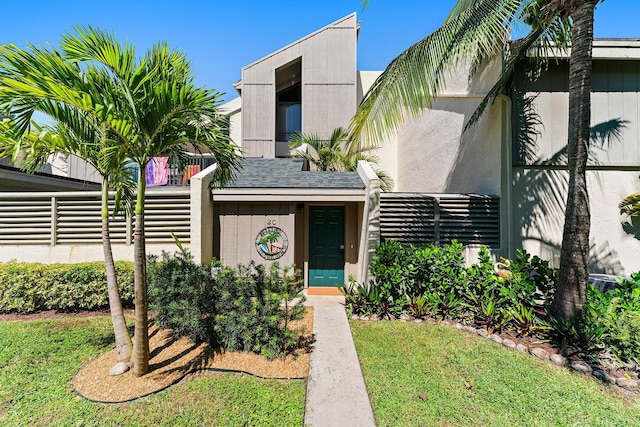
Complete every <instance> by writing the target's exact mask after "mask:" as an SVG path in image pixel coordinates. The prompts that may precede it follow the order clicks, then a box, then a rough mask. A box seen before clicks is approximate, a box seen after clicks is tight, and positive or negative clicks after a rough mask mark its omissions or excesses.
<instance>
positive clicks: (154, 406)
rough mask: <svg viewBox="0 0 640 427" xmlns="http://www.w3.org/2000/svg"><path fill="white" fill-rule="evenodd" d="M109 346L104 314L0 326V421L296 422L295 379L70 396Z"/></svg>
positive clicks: (226, 378) (225, 380) (223, 379)
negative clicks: (132, 396) (136, 396)
mask: <svg viewBox="0 0 640 427" xmlns="http://www.w3.org/2000/svg"><path fill="white" fill-rule="evenodd" d="M112 347H113V332H112V330H111V324H110V319H109V318H108V317H99V318H91V319H88V318H83V319H64V320H47V321H32V322H9V323H0V426H20V425H28V426H31V425H41V426H50V425H56V426H57V425H63V426H67V425H68V426H75V425H77V426H91V425H96V426H109V425H113V426H116V425H127V426H136V425H140V426H147V425H153V426H163V425H164V426H179V425H185V426H186V425H188V426H194V425H219V426H245V425H249V426H269V425H274V426H276V425H277V426H299V425H302V422H303V415H304V399H305V384H304V382H302V381H278V380H262V379H258V378H254V377H251V376H247V375H232V374H231V375H221V376H210V377H204V378H199V379H196V380H193V381H190V382H187V383H185V384H181V385H176V386H173V387H170V388H169V389H167V390H165V391H163V392H161V393H158V394H155V395H153V396H149V397H146V398H144V399H141V400H138V401H135V402H132V403H124V404H116V405H105V404H97V403H92V402H89V401H87V400H85V399H83V398H80V397H77V396H76V395H75V393H74V392H73V389H72V387H71V384H70V382H71V379H72V378H73V375H74V374H75V373H76V372H77V371H78V370H79V368H80V367H81V366H82V365H83V364H84V363H86V362H87V361H89V360H90V359H92V358H94V357H96V356H98V355H100V354H102V353H104V352H105V351H107V350H108V349H109V348H112Z"/></svg>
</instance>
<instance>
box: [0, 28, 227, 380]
mask: <svg viewBox="0 0 640 427" xmlns="http://www.w3.org/2000/svg"><path fill="white" fill-rule="evenodd" d="M9 51H10V53H12V52H13V51H17V52H20V55H13V56H17V57H18V59H16V60H14V61H11V59H13V56H12V55H2V54H1V52H0V106H1V105H2V104H3V102H2V101H3V100H4V101H5V102H4V103H5V105H6V106H8V107H9V108H8V109H9V110H10V111H11V113H12V114H14V115H15V116H16V118H15V122H16V125H17V126H18V127H19V128H20V129H21V130H22V131H23V132H24V131H25V130H26V129H27V128H28V123H29V120H30V118H31V114H32V112H33V111H34V110H38V109H39V108H40V102H41V101H43V100H44V101H50V102H52V103H54V105H56V106H62V107H61V108H62V109H69V110H72V109H75V110H77V111H78V112H79V114H81V115H83V116H84V117H86V118H87V121H88V122H91V123H93V124H94V125H95V126H94V129H98V128H99V129H102V130H103V135H106V136H107V137H108V138H110V139H113V141H114V143H113V144H109V145H108V146H107V147H105V148H104V149H102V150H101V153H102V154H103V155H104V157H105V158H106V159H124V156H123V155H122V153H126V155H127V156H128V157H129V158H131V159H132V160H133V161H134V162H135V163H136V164H137V165H138V167H139V170H145V167H146V165H147V164H148V162H149V161H151V159H152V158H153V157H154V156H160V155H162V156H167V155H168V156H174V157H180V156H183V155H184V153H185V152H186V151H187V150H191V151H193V150H195V151H206V152H209V153H213V154H214V156H215V158H216V161H217V163H218V165H219V173H218V174H217V176H216V180H215V183H216V184H217V185H223V184H225V183H226V182H228V181H229V180H230V179H231V178H232V177H233V175H234V171H235V170H236V169H237V168H238V167H239V157H238V154H237V152H236V150H235V148H234V146H233V145H232V144H231V143H230V140H229V137H228V132H227V130H228V129H227V122H226V121H225V120H224V118H223V116H222V115H221V114H220V112H219V110H218V107H219V105H220V96H221V95H220V94H219V93H218V92H216V91H213V90H208V89H205V88H201V87H197V86H195V84H194V83H193V73H192V70H191V66H190V64H189V61H188V60H187V58H186V57H185V55H184V54H183V53H181V52H179V51H175V50H171V49H169V47H168V46H167V45H166V44H157V45H155V46H154V47H153V48H152V49H151V50H149V51H148V52H147V53H146V55H145V56H143V57H142V58H141V59H137V58H136V55H135V49H134V48H133V46H130V45H123V44H121V43H120V42H119V41H118V40H117V39H116V37H115V36H114V35H113V34H110V33H106V32H103V31H100V30H97V29H94V28H91V27H87V28H83V27H76V28H75V32H74V33H67V34H66V35H65V36H64V37H63V39H62V42H61V51H60V52H57V51H55V50H52V49H50V48H39V47H35V46H31V45H30V46H29V52H23V51H21V50H20V49H18V48H17V47H15V46H13V47H11V48H10V49H9ZM29 55H30V56H32V57H36V58H39V56H44V58H43V59H42V60H41V61H40V62H32V61H31V59H33V58H31V57H30V56H29ZM25 58H26V59H25ZM32 64H35V66H33V65H32ZM77 70H82V73H81V74H82V75H83V76H85V79H83V80H81V81H78V82H76V83H75V84H69V83H68V81H74V82H75V81H76V80H77V79H76V77H75V74H77ZM103 75H107V76H109V77H110V79H109V80H103V79H102V78H101V76H103ZM96 88H98V89H96ZM96 90H98V92H99V96H97V97H96V96H94V95H95V91H96ZM145 190H146V182H145V177H144V174H142V173H139V174H138V183H137V187H136V192H137V195H136V203H135V226H134V288H135V297H134V298H135V305H136V314H135V335H134V343H133V356H132V358H131V364H132V365H133V372H134V374H135V375H144V374H145V373H146V372H148V369H149V334H148V303H147V275H146V260H145V238H144V198H145Z"/></svg>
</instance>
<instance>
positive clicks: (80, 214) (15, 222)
mask: <svg viewBox="0 0 640 427" xmlns="http://www.w3.org/2000/svg"><path fill="white" fill-rule="evenodd" d="M189 197H190V194H189V192H188V191H181V192H178V191H157V192H152V191H148V192H147V194H146V201H145V235H146V241H147V243H171V242H173V238H172V237H171V233H172V232H173V233H175V234H176V235H177V236H178V238H179V239H180V241H181V242H183V243H189V240H190V210H189V209H190V205H189ZM113 203H114V202H113V200H110V202H109V205H110V209H113ZM109 228H110V232H111V233H110V236H111V241H112V243H116V244H132V242H133V218H125V217H124V215H122V214H118V215H116V216H115V217H112V218H110V223H109ZM101 241H102V235H101V219H100V192H82V193H77V192H76V193H73V192H68V193H23V194H11V195H9V194H3V195H0V245H29V244H31V245H51V246H53V245H63V244H74V245H77V244H96V243H100V242H101Z"/></svg>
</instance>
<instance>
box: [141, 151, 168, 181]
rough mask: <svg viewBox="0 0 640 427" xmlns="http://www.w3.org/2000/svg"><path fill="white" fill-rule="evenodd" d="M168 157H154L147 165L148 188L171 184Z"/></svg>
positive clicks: (146, 178)
mask: <svg viewBox="0 0 640 427" xmlns="http://www.w3.org/2000/svg"><path fill="white" fill-rule="evenodd" d="M168 161H169V158H168V157H154V158H152V159H151V161H150V162H149V163H147V169H146V171H145V180H146V182H147V186H148V187H155V186H158V185H167V184H168V183H169V168H168V167H167V162H168Z"/></svg>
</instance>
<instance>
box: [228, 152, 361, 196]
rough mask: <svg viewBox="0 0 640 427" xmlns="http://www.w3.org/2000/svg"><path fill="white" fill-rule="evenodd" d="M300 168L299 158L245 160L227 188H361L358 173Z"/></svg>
mask: <svg viewBox="0 0 640 427" xmlns="http://www.w3.org/2000/svg"><path fill="white" fill-rule="evenodd" d="M302 165H303V161H302V159H263V158H244V159H243V160H242V166H243V169H242V170H240V171H239V172H238V173H237V174H236V180H235V181H234V182H233V183H231V184H229V185H227V188H353V189H356V188H364V183H363V182H362V179H361V178H360V175H358V172H321V171H312V172H309V171H303V170H302Z"/></svg>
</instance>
